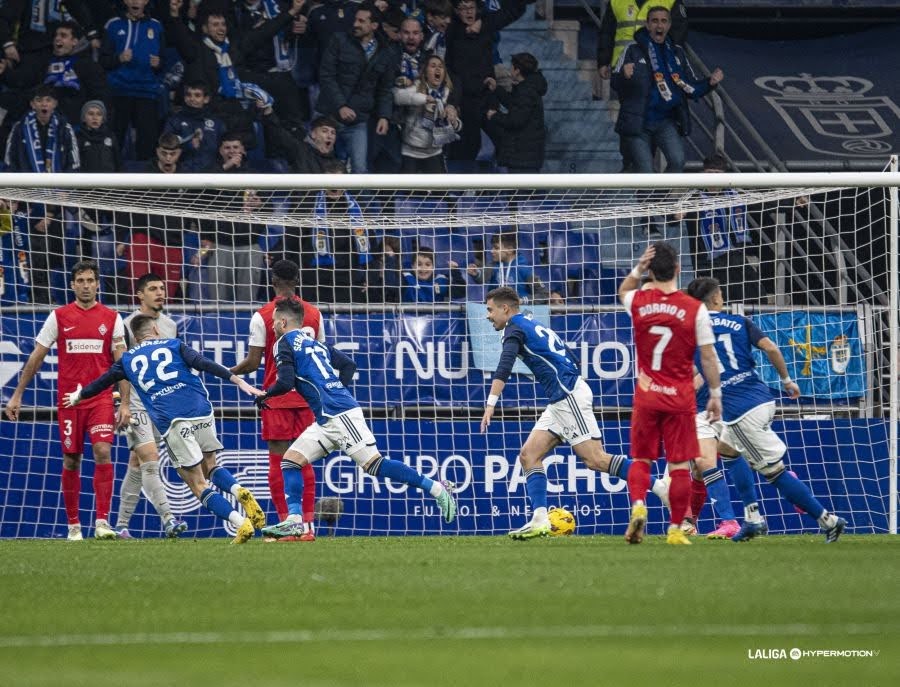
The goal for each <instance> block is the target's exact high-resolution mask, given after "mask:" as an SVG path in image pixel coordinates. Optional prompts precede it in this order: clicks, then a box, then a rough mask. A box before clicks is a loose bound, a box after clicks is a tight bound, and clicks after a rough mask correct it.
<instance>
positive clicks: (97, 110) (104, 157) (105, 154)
mask: <svg viewBox="0 0 900 687" xmlns="http://www.w3.org/2000/svg"><path fill="white" fill-rule="evenodd" d="M76 137H77V138H78V150H79V152H80V154H81V171H82V172H118V171H120V170H121V169H122V157H121V154H120V152H119V140H118V139H117V138H116V134H115V132H113V131H112V130H111V129H110V128H109V125H108V124H107V121H106V105H104V104H103V101H101V100H88V101H87V102H86V103H85V104H84V107H82V108H81V127H80V128H79V129H78V132H77V133H76Z"/></svg>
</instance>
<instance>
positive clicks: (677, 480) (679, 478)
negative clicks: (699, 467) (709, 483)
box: [669, 468, 691, 525]
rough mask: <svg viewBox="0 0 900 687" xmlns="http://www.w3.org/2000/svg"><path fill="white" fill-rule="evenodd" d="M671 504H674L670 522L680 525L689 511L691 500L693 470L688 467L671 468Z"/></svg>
mask: <svg viewBox="0 0 900 687" xmlns="http://www.w3.org/2000/svg"><path fill="white" fill-rule="evenodd" d="M669 477H671V478H672V482H671V484H669V504H670V505H671V506H672V514H671V520H670V522H671V523H672V524H673V525H680V524H681V521H682V520H684V514H685V513H687V509H688V502H689V501H690V500H691V472H690V470H687V469H682V470H672V469H671V468H669Z"/></svg>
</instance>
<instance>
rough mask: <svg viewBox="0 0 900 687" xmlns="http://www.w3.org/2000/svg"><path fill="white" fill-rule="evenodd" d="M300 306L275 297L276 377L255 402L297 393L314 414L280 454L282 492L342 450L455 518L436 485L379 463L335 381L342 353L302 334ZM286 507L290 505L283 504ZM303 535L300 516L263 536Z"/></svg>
mask: <svg viewBox="0 0 900 687" xmlns="http://www.w3.org/2000/svg"><path fill="white" fill-rule="evenodd" d="M304 321H305V306H304V305H303V303H301V302H299V301H297V300H294V299H293V298H280V299H278V300H277V301H276V303H275V312H274V319H273V322H274V327H275V333H276V334H277V335H278V336H279V339H278V343H277V344H276V348H275V352H276V363H277V367H278V378H277V381H276V382H275V384H274V385H273V386H271V387H269V388H268V389H267V390H266V393H265V395H264V396H260V397H259V399H258V400H257V403H258V404H260V405H261V406H264V405H265V402H266V399H268V398H271V397H273V396H280V395H281V394H285V393H287V392H288V391H290V390H291V389H296V390H297V392H298V393H299V394H300V395H301V396H303V398H305V399H306V400H307V402H308V403H309V407H310V408H311V409H312V411H313V412H314V413H315V415H316V423H315V424H313V425H310V426H309V427H307V428H306V429H305V430H304V431H303V434H301V435H300V437H299V438H298V439H297V440H296V441H295V442H294V443H293V444H291V447H290V448H289V449H288V450H287V451H286V452H285V454H284V462H283V463H282V467H283V468H286V469H285V470H284V479H285V487H286V489H287V491H288V492H291V491H292V489H293V491H295V492H299V491H300V490H301V489H302V484H300V485H297V486H292V485H291V484H290V483H289V481H290V480H300V481H301V482H302V480H303V473H302V472H301V471H300V470H299V469H298V468H301V467H302V466H304V465H306V464H308V463H311V462H313V461H315V460H318V459H319V458H323V457H325V456H327V455H328V454H329V453H331V452H332V451H335V450H337V449H342V450H343V451H344V452H345V453H346V454H347V455H348V456H350V458H352V459H353V461H354V462H356V464H357V465H359V466H360V467H361V468H363V470H365V471H366V472H367V473H368V474H370V475H372V476H374V477H382V478H385V479H390V480H393V481H395V482H405V483H406V484H409V485H411V486H414V487H418V488H419V489H422V490H424V491H427V492H428V493H430V494H431V495H432V496H433V497H434V498H435V500H436V501H437V504H438V507H439V508H440V510H441V515H443V517H444V520H445V522H447V523H451V522H453V520H454V519H455V518H456V501H455V500H454V499H453V496H452V495H451V494H450V491H449V490H448V489H447V488H446V487H445V486H444V485H443V484H441V483H440V482H437V481H434V480H431V479H429V478H428V477H425V476H424V475H421V474H419V473H418V472H416V471H415V470H413V469H412V468H411V467H409V466H408V465H405V464H404V463H401V462H399V461H396V460H391V459H389V458H384V457H383V456H382V455H381V454H380V453H379V452H378V447H377V446H376V445H375V437H374V436H373V435H372V431H371V430H370V429H369V426H368V424H367V423H366V419H365V417H363V413H362V410H361V409H360V407H359V404H358V403H357V402H356V399H355V398H353V395H352V394H351V393H350V392H349V391H348V390H347V388H346V387H345V386H344V384H343V383H342V381H341V379H340V378H339V374H338V372H337V370H335V368H334V363H337V364H338V365H341V358H346V357H347V356H345V355H344V354H343V353H341V352H340V351H337V350H336V349H334V348H331V349H330V350H329V347H328V346H326V345H325V344H323V343H321V342H320V341H316V340H315V339H313V338H312V337H311V336H309V334H307V333H306V332H305V331H303V329H302V325H303V322H304ZM288 505H289V506H290V504H288ZM302 533H303V522H302V519H301V516H300V513H291V514H290V515H289V516H288V518H287V519H286V520H285V521H283V522H280V523H278V524H277V525H273V526H271V527H266V528H265V529H263V534H265V535H268V536H273V537H279V538H280V537H290V536H299V535H301V534H302Z"/></svg>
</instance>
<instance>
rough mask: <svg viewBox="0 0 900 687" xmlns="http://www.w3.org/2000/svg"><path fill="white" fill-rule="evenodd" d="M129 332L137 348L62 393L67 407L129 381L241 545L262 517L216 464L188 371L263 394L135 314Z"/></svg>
mask: <svg viewBox="0 0 900 687" xmlns="http://www.w3.org/2000/svg"><path fill="white" fill-rule="evenodd" d="M131 333H132V334H133V335H134V339H135V341H136V342H137V343H136V344H135V345H134V346H132V347H131V348H130V349H129V350H127V351H126V352H125V354H124V355H123V356H122V358H121V360H119V361H118V362H116V363H115V364H114V365H113V366H112V367H111V368H109V371H107V372H106V373H105V374H103V375H102V376H101V377H99V378H98V379H95V380H94V381H93V382H91V383H90V384H88V385H87V386H86V387H85V388H84V389H78V390H76V391H73V392H71V393H69V394H66V397H65V405H66V407H74V406H76V405H78V404H79V403H80V402H81V401H82V400H84V399H89V398H91V397H92V396H96V395H97V394H99V393H100V392H101V391H103V390H104V389H105V388H107V387H108V386H109V385H111V384H113V383H114V382H116V381H119V380H122V379H127V380H128V381H129V382H131V383H132V384H133V385H134V388H135V391H137V393H138V394H139V395H140V397H141V400H142V401H143V402H144V407H145V408H146V409H147V412H148V413H149V414H150V418H151V419H152V420H153V423H154V424H155V425H156V426H157V427H159V428H165V431H164V432H163V433H162V436H163V439H164V440H165V442H166V446H167V447H168V450H169V457H170V459H171V460H172V465H174V466H175V467H176V468H177V469H178V474H179V475H181V478H182V479H183V480H184V481H185V483H186V484H187V485H188V487H190V489H191V492H192V493H193V494H194V496H196V497H197V499H199V501H200V503H202V504H203V506H204V507H205V508H206V509H207V510H208V511H209V512H211V513H213V514H214V515H216V516H218V517H220V518H221V519H222V520H227V521H228V522H230V523H231V524H232V525H234V526H235V527H236V528H237V535H236V536H235V538H234V543H235V544H243V543H244V542H246V541H247V540H249V539H250V538H251V537H252V536H253V530H254V527H255V528H256V529H260V528H262V527H263V526H264V525H265V524H266V517H265V514H263V512H262V509H261V508H260V507H259V504H258V503H257V502H256V499H254V498H253V494H251V493H250V491H249V490H247V489H245V488H244V487H242V486H241V485H240V484H238V483H237V481H236V480H235V479H234V477H233V476H232V475H231V474H230V473H229V472H228V471H227V470H226V469H225V468H223V467H220V466H217V465H216V452H217V451H219V450H221V449H222V444H221V443H220V442H219V439H218V438H217V436H216V422H215V418H214V417H213V408H212V405H211V404H210V402H209V395H208V393H207V391H206V387H205V386H204V384H203V382H202V381H200V378H199V377H197V376H195V375H194V374H193V373H192V372H191V369H195V370H200V371H202V372H209V373H211V374H214V375H215V376H216V377H220V378H221V379H227V380H229V381H230V382H232V383H234V384H237V386H238V387H239V388H240V389H241V391H244V392H246V393H248V394H250V395H256V396H261V395H262V393H263V392H262V391H260V390H259V389H255V388H254V387H252V386H250V385H249V384H247V382H245V381H244V380H242V379H241V378H240V377H237V376H236V375H233V374H231V372H229V370H228V369H227V368H225V367H222V366H221V365H218V364H217V363H214V362H213V361H211V360H208V359H207V358H204V357H203V356H202V355H200V354H199V353H197V352H196V351H195V350H194V349H192V348H189V347H188V346H186V345H185V344H184V343H182V342H181V341H179V340H178V339H164V338H162V337H161V336H160V333H159V329H158V328H157V326H156V321H155V319H154V318H153V317H149V316H147V315H135V316H134V317H133V318H132V319H131ZM207 475H208V477H209V479H210V480H211V481H212V482H213V484H215V485H216V486H217V487H218V488H219V489H221V490H222V491H227V492H229V493H231V494H232V495H233V496H235V497H236V498H237V499H238V500H239V501H240V502H241V504H242V505H243V506H244V510H245V511H246V512H247V516H248V517H246V518H245V517H244V516H242V515H241V514H240V513H238V512H237V511H236V510H234V509H233V508H232V507H231V504H230V503H228V501H226V500H225V498H224V497H223V496H222V495H221V494H218V493H217V492H215V491H214V490H213V489H212V487H211V486H210V483H209V482H208V481H207Z"/></svg>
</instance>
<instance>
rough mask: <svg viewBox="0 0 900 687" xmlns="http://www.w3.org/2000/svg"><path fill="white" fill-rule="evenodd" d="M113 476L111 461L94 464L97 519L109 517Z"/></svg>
mask: <svg viewBox="0 0 900 687" xmlns="http://www.w3.org/2000/svg"><path fill="white" fill-rule="evenodd" d="M114 477H115V472H114V471H113V466H112V463H95V464H94V503H95V504H96V508H97V520H108V519H109V507H110V505H112V493H113V479H114Z"/></svg>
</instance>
